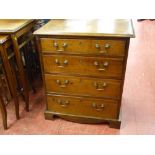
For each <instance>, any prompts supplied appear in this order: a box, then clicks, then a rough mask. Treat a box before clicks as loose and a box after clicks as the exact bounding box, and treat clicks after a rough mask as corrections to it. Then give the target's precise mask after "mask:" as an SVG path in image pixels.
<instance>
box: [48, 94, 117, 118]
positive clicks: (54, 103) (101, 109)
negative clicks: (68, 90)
mask: <svg viewBox="0 0 155 155" xmlns="http://www.w3.org/2000/svg"><path fill="white" fill-rule="evenodd" d="M47 109H48V110H50V111H52V112H59V113H63V114H73V115H81V116H90V117H91V116H92V117H100V118H111V119H116V118H117V109H118V102H117V101H115V100H103V99H95V98H80V97H76V98H75V97H68V96H50V95H47Z"/></svg>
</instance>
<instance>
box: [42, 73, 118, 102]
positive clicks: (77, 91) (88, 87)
mask: <svg viewBox="0 0 155 155" xmlns="http://www.w3.org/2000/svg"><path fill="white" fill-rule="evenodd" d="M45 84H46V91H47V92H49V93H50V92H54V93H64V94H73V95H81V96H94V97H104V98H114V99H119V98H120V85H121V82H120V81H119V80H110V79H99V78H87V77H74V76H63V75H53V74H45Z"/></svg>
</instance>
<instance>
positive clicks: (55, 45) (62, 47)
mask: <svg viewBox="0 0 155 155" xmlns="http://www.w3.org/2000/svg"><path fill="white" fill-rule="evenodd" d="M53 46H54V47H55V48H56V50H57V52H64V51H65V48H66V47H67V46H68V45H67V43H63V44H62V45H61V46H60V45H59V44H58V43H57V42H54V44H53ZM59 47H61V48H59Z"/></svg>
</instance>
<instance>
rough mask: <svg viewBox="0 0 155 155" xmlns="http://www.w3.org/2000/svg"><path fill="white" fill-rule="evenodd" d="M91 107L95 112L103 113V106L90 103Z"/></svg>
mask: <svg viewBox="0 0 155 155" xmlns="http://www.w3.org/2000/svg"><path fill="white" fill-rule="evenodd" d="M92 107H93V108H94V109H95V110H96V111H99V112H100V111H103V110H104V108H105V105H104V104H103V103H102V104H101V105H100V106H97V104H96V103H95V102H93V103H92Z"/></svg>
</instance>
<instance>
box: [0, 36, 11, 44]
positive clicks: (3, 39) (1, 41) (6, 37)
mask: <svg viewBox="0 0 155 155" xmlns="http://www.w3.org/2000/svg"><path fill="white" fill-rule="evenodd" d="M8 38H9V36H7V35H0V44H3V43H4V42H5V41H7V40H8Z"/></svg>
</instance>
